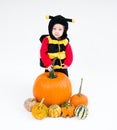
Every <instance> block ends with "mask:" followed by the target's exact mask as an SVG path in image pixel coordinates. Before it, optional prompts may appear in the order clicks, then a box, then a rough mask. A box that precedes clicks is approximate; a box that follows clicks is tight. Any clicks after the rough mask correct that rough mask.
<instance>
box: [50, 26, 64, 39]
mask: <svg viewBox="0 0 117 130" xmlns="http://www.w3.org/2000/svg"><path fill="white" fill-rule="evenodd" d="M63 33H64V26H63V25H61V24H55V25H54V26H53V28H52V34H53V36H54V37H55V38H56V39H59V38H61V36H62V35H63Z"/></svg>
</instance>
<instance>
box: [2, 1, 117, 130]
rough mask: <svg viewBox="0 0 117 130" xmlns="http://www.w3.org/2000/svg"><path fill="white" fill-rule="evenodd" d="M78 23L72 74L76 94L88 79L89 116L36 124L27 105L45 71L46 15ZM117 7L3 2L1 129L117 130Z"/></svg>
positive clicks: (72, 37) (85, 88)
mask: <svg viewBox="0 0 117 130" xmlns="http://www.w3.org/2000/svg"><path fill="white" fill-rule="evenodd" d="M46 14H48V15H53V16H55V15H57V14H61V15H63V16H65V17H66V18H74V19H75V20H76V23H74V24H73V23H69V31H68V37H69V38H70V43H71V46H72V48H73V53H74V61H73V64H72V65H71V67H70V68H69V75H70V76H69V78H70V79H71V82H72V86H73V94H74V93H77V91H78V89H79V86H80V80H81V77H83V79H84V81H83V88H82V93H84V94H85V95H87V97H88V99H89V105H88V108H89V115H88V117H87V118H86V119H85V120H79V119H78V118H65V119H64V118H56V119H52V118H46V119H43V120H41V121H40V120H36V119H34V118H33V117H32V115H31V113H30V112H28V111H26V110H25V108H24V106H23V103H24V100H25V99H27V98H28V97H33V94H32V88H33V83H34V80H35V79H36V77H37V76H38V75H39V74H41V73H42V72H43V71H44V70H43V68H41V67H40V66H39V49H40V44H41V43H40V42H39V37H40V36H41V35H42V34H47V33H48V23H49V20H46V19H45V15H46ZM116 44H117V1H116V0H82V1H81V0H0V122H1V123H0V129H3V130H8V129H11V130H16V129H17V130H28V129H30V130H34V129H42V130H43V129H44V130H45V129H49V130H50V129H52V130H53V129H56V130H60V129H64V128H68V129H80V130H86V129H88V130H93V129H95V130H99V129H103V130H112V129H117V126H116V124H115V123H116V118H117V117H116V116H117V101H116V98H117V92H116V91H117V90H116V87H117V81H116V77H117V75H116V74H117V68H116V67H117V62H116V61H117V45H116Z"/></svg>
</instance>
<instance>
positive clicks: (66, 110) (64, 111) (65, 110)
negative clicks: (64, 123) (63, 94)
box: [61, 102, 75, 117]
mask: <svg viewBox="0 0 117 130" xmlns="http://www.w3.org/2000/svg"><path fill="white" fill-rule="evenodd" d="M74 110H75V106H74V105H73V104H72V103H70V102H65V103H63V104H62V105H61V116H62V117H67V116H69V117H73V116H74Z"/></svg>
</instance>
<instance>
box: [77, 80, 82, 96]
mask: <svg viewBox="0 0 117 130" xmlns="http://www.w3.org/2000/svg"><path fill="white" fill-rule="evenodd" d="M82 82H83V78H81V83H80V88H79V92H78V95H79V96H80V95H81V90H82Z"/></svg>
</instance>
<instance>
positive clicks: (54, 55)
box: [48, 51, 66, 60]
mask: <svg viewBox="0 0 117 130" xmlns="http://www.w3.org/2000/svg"><path fill="white" fill-rule="evenodd" d="M48 55H49V58H50V59H54V58H58V59H61V60H62V59H65V58H66V55H65V52H64V51H62V52H57V53H48Z"/></svg>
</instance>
